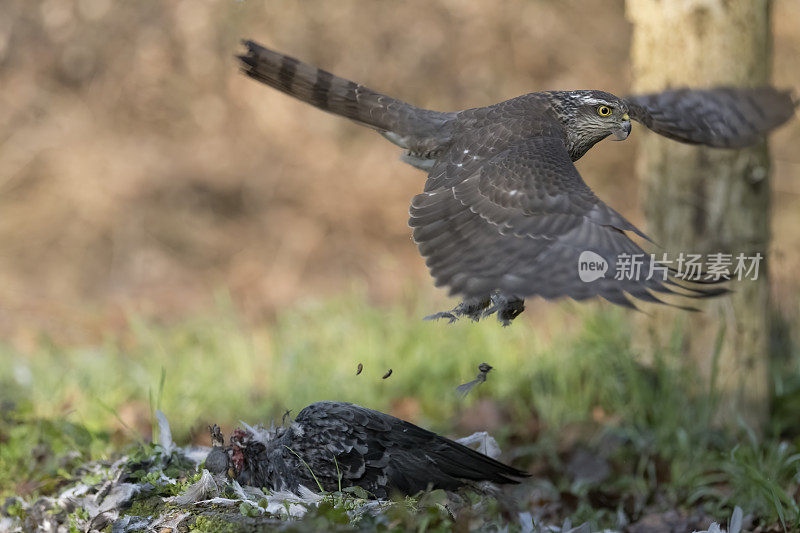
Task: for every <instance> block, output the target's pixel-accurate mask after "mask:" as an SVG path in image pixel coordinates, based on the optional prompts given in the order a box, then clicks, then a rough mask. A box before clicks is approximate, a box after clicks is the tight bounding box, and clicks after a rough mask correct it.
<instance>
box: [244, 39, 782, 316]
mask: <svg viewBox="0 0 800 533" xmlns="http://www.w3.org/2000/svg"><path fill="white" fill-rule="evenodd" d="M244 46H245V47H246V48H247V52H246V54H244V55H241V56H239V59H240V60H241V66H242V70H243V71H244V73H245V74H247V75H248V76H250V77H251V78H253V79H255V80H258V81H261V82H263V83H265V84H267V85H269V86H271V87H274V88H276V89H279V90H281V91H283V92H285V93H287V94H289V95H291V96H294V97H295V98H298V99H300V100H302V101H304V102H307V103H309V104H311V105H314V106H316V107H318V108H320V109H322V110H325V111H329V112H331V113H335V114H337V115H342V116H344V117H347V118H349V119H351V120H353V121H355V122H358V123H359V124H362V125H364V126H368V127H370V128H373V129H375V130H377V131H378V132H379V133H380V134H381V135H383V136H384V137H386V138H387V139H388V140H390V141H391V142H393V143H394V144H396V145H398V146H400V147H401V148H403V150H404V152H403V155H402V159H403V160H404V161H405V162H407V163H409V164H411V165H412V166H414V167H416V168H419V169H422V170H424V171H426V172H427V173H428V179H427V181H426V183H425V188H424V191H423V192H422V193H420V194H418V195H417V196H415V197H414V199H413V200H412V202H411V209H410V215H411V218H410V220H409V225H410V226H411V227H412V228H413V237H414V241H415V242H416V244H417V246H418V247H419V251H420V253H421V254H422V255H423V257H425V260H426V264H427V266H428V268H429V269H430V273H431V275H432V276H433V278H434V280H435V282H436V285H437V286H446V287H447V288H448V289H449V292H450V294H451V295H453V296H460V297H461V298H462V299H463V301H462V303H461V304H460V305H458V306H457V307H456V308H455V309H453V310H452V311H449V312H445V313H438V314H437V315H433V317H434V318H437V317H447V318H451V319H455V317H458V316H469V317H471V318H473V319H478V318H480V317H482V316H486V315H488V314H491V313H494V312H496V313H497V317H498V319H499V320H500V321H501V322H502V323H503V324H508V323H509V322H510V321H511V320H513V319H514V318H515V317H516V316H517V315H518V314H519V313H520V312H522V310H523V309H524V307H523V302H524V299H525V298H528V297H532V296H541V297H543V298H546V299H555V298H560V297H570V298H573V299H575V300H584V299H587V298H591V297H595V296H600V297H602V298H605V299H606V300H608V301H610V302H613V303H615V304H619V305H624V306H627V307H633V304H632V301H631V298H634V299H640V300H644V301H649V302H658V303H661V300H660V299H658V298H657V297H656V296H655V295H654V293H678V294H682V295H684V296H690V297H706V296H714V295H717V294H720V293H721V292H724V291H722V290H721V289H719V288H715V287H713V286H710V285H702V284H700V285H698V284H692V285H691V286H690V285H687V284H686V283H685V282H684V281H682V280H680V279H679V278H677V277H676V276H675V275H674V274H675V273H674V272H670V274H669V275H667V276H663V277H660V278H659V276H647V277H649V279H643V278H644V276H642V279H629V278H630V277H632V276H626V277H623V279H615V278H616V277H617V276H614V275H613V273H614V272H616V271H617V264H618V261H619V260H620V257H631V256H637V257H642V258H643V264H642V270H643V271H644V272H647V270H648V268H649V267H650V262H649V261H650V260H649V255H646V254H644V252H643V250H642V249H641V248H640V247H639V246H638V245H637V244H636V243H635V242H634V241H633V240H631V239H630V238H629V236H628V234H627V232H632V233H635V234H637V235H638V236H640V237H642V238H645V239H647V237H646V236H645V235H644V234H643V233H642V232H641V231H639V230H638V229H637V228H636V227H634V226H633V225H632V224H631V223H630V222H628V221H627V220H626V219H625V218H624V217H623V216H622V215H620V214H619V213H617V212H616V211H615V210H614V209H612V208H611V207H609V206H608V205H606V204H605V203H604V202H603V201H602V200H600V199H599V198H598V197H597V196H595V194H594V193H593V192H592V190H591V189H590V188H589V187H588V186H587V185H586V183H584V181H583V179H582V178H581V176H580V174H579V173H578V170H577V169H576V168H575V165H574V162H575V161H577V160H578V159H580V158H581V156H583V154H585V153H586V152H587V151H588V150H589V149H590V148H591V147H592V146H594V145H595V144H596V143H598V142H599V141H601V140H603V139H605V138H606V137H608V136H614V137H615V138H616V139H618V140H624V139H625V138H627V136H628V134H629V133H630V131H631V120H635V121H637V122H639V123H641V124H643V125H645V126H646V127H647V128H649V129H651V130H652V131H654V132H656V133H658V134H661V135H664V136H666V137H669V138H671V139H674V140H677V141H680V142H684V143H690V144H700V145H706V146H713V147H719V148H741V147H745V146H748V145H751V144H754V143H756V142H758V141H759V140H760V139H762V137H763V136H764V134H766V133H767V132H769V131H770V130H772V129H773V128H776V127H778V126H779V125H781V124H783V123H784V122H786V121H787V120H788V119H789V118H790V117H791V116H792V115H793V114H794V109H795V105H796V102H793V100H792V98H791V96H790V94H789V93H788V92H786V91H780V90H777V89H774V88H772V87H758V88H732V87H717V88H712V89H703V90H695V89H678V90H669V91H665V92H661V93H654V94H644V95H634V96H628V97H625V98H619V97H617V96H614V95H613V94H609V93H607V92H603V91H597V90H582V91H547V92H536V93H529V94H525V95H522V96H519V97H517V98H512V99H511V100H507V101H505V102H500V103H498V104H494V105H490V106H488V107H480V108H475V109H467V110H464V111H459V112H453V113H445V112H438V111H431V110H427V109H420V108H418V107H415V106H413V105H411V104H407V103H405V102H402V101H400V100H397V99H394V98H391V97H389V96H386V95H383V94H380V93H378V92H375V91H373V90H371V89H368V88H366V87H364V86H362V85H359V84H357V83H354V82H352V81H348V80H345V79H343V78H339V77H337V76H334V75H333V74H331V73H329V72H326V71H324V70H321V69H318V68H316V67H313V66H311V65H308V64H306V63H303V62H301V61H298V60H297V59H294V58H292V57H289V56H286V55H284V54H281V53H278V52H275V51H272V50H269V49H267V48H264V47H263V46H260V45H259V44H257V43H255V42H253V41H244ZM585 252H591V257H592V258H594V259H596V260H598V261H600V263H603V262H604V263H605V265H606V268H607V271H608V272H610V273H611V275H604V276H600V277H597V278H596V279H592V280H591V281H582V278H581V277H580V276H579V271H578V270H579V269H578V263H579V258H580V257H581V254H583V253H585ZM640 254H641V255H640Z"/></svg>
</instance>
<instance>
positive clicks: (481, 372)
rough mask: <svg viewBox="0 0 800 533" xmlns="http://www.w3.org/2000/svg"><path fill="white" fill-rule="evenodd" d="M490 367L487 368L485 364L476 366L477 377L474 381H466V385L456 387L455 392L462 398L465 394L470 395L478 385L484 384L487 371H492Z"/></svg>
mask: <svg viewBox="0 0 800 533" xmlns="http://www.w3.org/2000/svg"><path fill="white" fill-rule="evenodd" d="M492 368H493V367H492V366H489V365H488V364H487V363H481V364H479V365H478V375H477V376H475V379H473V380H472V381H468V382H467V383H462V384H461V385H459V386H458V387H456V392H457V393H458V395H459V396H461V397H462V398H466V396H467V394H469V393H470V391H471V390H472V389H474V388H475V387H477V386H478V385H480V384H481V383H486V378H487V377H488V375H489V371H490V370H491V369H492Z"/></svg>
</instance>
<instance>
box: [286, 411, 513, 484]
mask: <svg viewBox="0 0 800 533" xmlns="http://www.w3.org/2000/svg"><path fill="white" fill-rule="evenodd" d="M295 424H296V425H297V426H299V428H300V431H301V432H302V441H303V442H308V443H315V446H314V447H310V446H309V447H308V448H306V449H305V450H304V453H303V454H302V455H303V456H304V460H305V461H306V462H307V463H308V464H309V467H310V468H311V470H312V471H314V472H315V473H316V474H317V476H319V475H320V474H323V475H325V476H330V475H331V473H332V472H331V469H332V468H337V469H338V471H339V472H341V474H342V486H343V487H345V486H350V485H359V486H361V487H364V488H366V489H367V490H369V491H370V492H372V493H373V494H375V495H376V496H379V497H385V496H388V495H389V494H390V493H391V492H392V491H399V492H401V493H403V494H414V493H416V492H418V491H421V490H425V489H426V488H428V486H429V485H430V486H432V488H440V489H447V490H455V489H458V488H459V487H461V486H462V485H464V483H465V481H491V482H494V483H516V480H515V478H520V477H525V476H527V475H528V474H526V473H525V472H522V471H520V470H517V469H515V468H512V467H510V466H507V465H504V464H503V463H501V462H499V461H495V460H494V459H492V458H491V457H488V456H486V455H484V454H482V453H479V452H476V451H475V450H472V449H470V448H467V447H466V446H462V445H461V444H458V443H457V442H454V441H452V440H450V439H446V438H444V437H441V436H439V435H437V434H435V433H432V432H430V431H427V430H424V429H422V428H420V427H418V426H415V425H413V424H411V423H409V422H405V421H403V420H400V419H398V418H395V417H393V416H390V415H387V414H384V413H381V412H378V411H373V410H371V409H366V408H364V407H359V406H357V405H353V404H348V403H342V402H317V403H314V404H311V405H309V406H308V407H306V408H305V409H303V410H302V411H301V412H300V413H299V414H298V415H297V418H296V419H295ZM298 435H300V434H299V433H298ZM296 440H298V441H299V440H300V438H299V437H298V439H296ZM320 449H324V452H323V453H319V450H320ZM333 457H335V458H336V460H335V462H334V460H333ZM334 472H335V471H334ZM334 477H335V476H334Z"/></svg>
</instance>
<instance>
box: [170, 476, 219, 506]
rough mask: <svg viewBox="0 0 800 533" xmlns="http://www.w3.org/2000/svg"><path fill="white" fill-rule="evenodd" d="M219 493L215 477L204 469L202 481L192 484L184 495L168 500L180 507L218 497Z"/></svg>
mask: <svg viewBox="0 0 800 533" xmlns="http://www.w3.org/2000/svg"><path fill="white" fill-rule="evenodd" d="M218 492H219V488H218V487H217V483H216V481H214V476H212V475H211V472H209V471H208V470H206V469H205V468H204V469H203V473H202V474H200V479H199V480H197V482H196V483H193V484H191V485H190V486H189V487H188V488H187V489H186V490H185V491H184V492H183V494H180V495H178V496H173V497H172V498H168V500H172V501H174V502H175V503H177V504H178V505H189V504H191V503H194V502H196V501H198V500H202V499H204V498H208V497H209V496H211V495H212V494H213V495H216V494H217V493H218Z"/></svg>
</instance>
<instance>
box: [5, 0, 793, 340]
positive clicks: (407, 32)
mask: <svg viewBox="0 0 800 533" xmlns="http://www.w3.org/2000/svg"><path fill="white" fill-rule="evenodd" d="M773 24H774V35H775V45H774V80H775V83H776V85H779V86H784V87H792V88H794V89H795V90H798V89H800V2H798V1H797V0H776V1H775V2H774V13H773ZM242 37H249V38H253V39H256V40H258V41H261V42H262V43H264V44H266V45H267V46H271V47H274V48H276V49H278V50H280V51H283V52H285V53H288V54H291V55H294V56H296V57H298V58H300V59H303V60H305V61H308V62H311V63H313V64H315V65H318V66H320V67H322V68H325V69H327V70H330V71H332V72H334V73H336V74H338V75H341V76H343V77H346V78H349V79H352V80H354V81H358V82H360V83H363V84H365V85H367V86H369V87H371V88H373V89H376V90H379V91H382V92H386V93H388V94H390V95H392V96H395V97H398V98H401V99H404V100H407V101H409V102H412V103H414V104H416V105H420V106H423V107H430V108H434V109H440V110H456V109H463V108H467V107H473V106H483V105H488V104H491V103H494V102H497V101H500V100H503V99H507V98H511V97H514V96H517V95H519V94H523V93H525V92H530V91H536V90H547V89H577V88H597V89H604V90H608V91H610V92H615V93H617V94H625V93H626V92H627V89H628V87H629V84H630V74H629V62H628V46H629V38H630V27H629V23H628V22H627V21H626V19H625V12H624V3H623V0H614V1H602V2H600V1H592V2H586V1H583V0H570V1H555V0H502V1H494V2H480V1H466V0H444V1H440V2H428V1H423V0H413V1H408V2H402V3H399V2H367V1H355V0H339V1H337V2H330V1H327V2H324V1H322V0H307V1H304V2H296V1H290V0H280V1H276V0H269V1H264V2H257V1H251V0H245V1H234V0H218V1H208V2H197V1H196V0H182V1H151V0H139V1H116V2H114V1H112V0H46V1H30V0H6V1H4V2H2V3H0V335H3V336H4V337H8V338H12V339H13V338H15V337H17V336H19V335H22V334H24V332H30V331H35V330H40V329H44V330H46V331H48V332H50V333H52V334H54V335H58V336H66V337H67V338H73V339H84V338H86V337H91V336H94V335H100V332H101V331H103V330H104V329H105V328H108V327H109V326H113V324H114V321H116V320H118V319H120V318H122V317H124V316H125V314H126V313H128V312H130V311H131V310H134V311H136V312H141V313H144V314H145V315H147V316H156V317H163V318H166V319H169V318H172V317H176V316H181V315H183V314H185V313H189V312H195V311H202V310H203V309H207V308H208V307H209V306H212V305H214V298H215V294H219V292H220V291H222V292H223V293H224V292H229V293H230V294H231V295H232V298H233V301H234V303H235V304H236V307H237V308H238V309H240V310H242V311H243V312H244V313H245V315H246V316H248V317H250V318H252V319H254V320H259V319H262V318H263V317H268V316H271V315H272V313H273V312H274V311H275V310H276V309H279V308H281V307H282V306H286V305H290V304H291V303H293V302H295V301H296V300H298V299H305V298H309V297H315V296H318V295H326V294H335V293H337V292H340V291H342V290H347V289H349V288H351V286H352V285H353V283H356V284H361V285H363V286H365V287H366V288H367V290H368V294H369V295H370V297H371V298H373V299H374V300H375V301H377V302H385V301H392V300H394V299H397V298H398V297H400V296H401V295H402V293H403V292H404V291H406V290H413V289H410V288H413V287H420V290H423V289H424V291H427V292H433V291H434V289H433V288H432V284H431V282H430V280H429V278H428V275H427V272H426V269H425V266H424V263H423V261H422V259H421V258H420V257H419V256H418V254H417V251H416V248H415V246H414V245H413V244H412V242H411V240H410V231H409V229H408V228H407V226H406V221H407V209H408V202H409V201H410V199H411V197H412V196H413V195H414V194H415V193H416V192H417V191H419V190H421V188H422V184H423V182H424V178H425V176H424V174H423V173H421V172H419V171H417V170H415V169H413V168H411V167H409V166H407V165H405V164H403V163H401V162H400V161H399V160H398V156H399V152H398V149H397V148H396V147H394V146H393V145H391V144H389V143H388V142H386V141H385V140H383V139H381V138H380V137H379V136H377V135H376V134H375V133H373V132H371V131H369V130H367V129H364V128H361V127H359V126H356V125H354V124H352V123H350V122H348V121H346V120H343V119H340V118H337V117H333V116H329V115H326V114H324V113H322V112H320V111H318V110H316V109H313V108H311V107H309V106H307V105H304V104H300V103H298V102H295V101H294V100H292V99H290V98H289V97H286V96H284V95H282V94H279V93H278V92H276V91H274V90H271V89H268V88H266V87H264V86H261V85H259V84H257V83H255V82H253V81H252V80H249V79H247V78H245V77H244V76H241V75H239V74H238V73H237V64H236V61H235V60H234V58H233V56H234V54H235V53H237V52H238V51H239V50H240V49H239V47H238V41H239V39H240V38H242ZM679 53H680V51H679V50H676V54H679ZM771 146H772V152H773V156H774V161H775V166H774V179H773V191H774V220H773V227H774V244H773V250H772V256H771V258H770V259H771V264H770V268H771V270H772V273H773V284H774V292H775V294H776V295H777V296H778V299H779V303H780V304H781V305H782V306H783V307H784V308H785V310H786V311H787V312H789V313H795V312H796V308H797V301H798V299H797V294H798V288H800V281H798V278H797V276H796V271H797V269H798V268H800V229H798V226H800V209H799V208H800V154H799V153H798V150H797V147H798V146H800V121H797V120H795V121H794V122H793V123H791V124H790V125H789V126H787V127H784V128H783V129H781V130H780V131H779V132H778V133H777V134H775V135H774V136H773V137H772V144H771ZM635 150H636V135H633V136H632V138H631V140H630V141H629V142H626V143H620V144H614V145H609V144H606V143H603V144H601V145H599V146H598V147H597V148H596V149H595V150H593V151H592V152H591V153H590V154H589V155H587V156H586V157H585V158H584V159H583V160H581V162H580V163H579V169H580V170H581V172H582V173H583V175H584V177H585V178H586V180H587V182H588V183H589V184H590V185H591V186H592V187H593V188H595V190H596V191H597V192H598V194H599V195H600V196H601V197H602V198H604V199H605V200H606V201H608V202H609V203H610V204H611V205H612V206H613V207H615V208H617V209H618V210H620V211H621V212H622V213H624V214H625V215H627V216H628V217H629V218H631V219H632V220H633V221H634V222H641V213H640V211H639V209H638V189H637V186H636V178H635V175H634V169H633V155H634V153H635ZM656 238H657V236H656ZM21 332H22V333H21Z"/></svg>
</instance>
